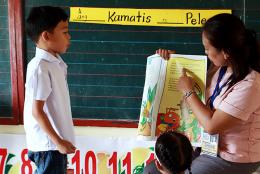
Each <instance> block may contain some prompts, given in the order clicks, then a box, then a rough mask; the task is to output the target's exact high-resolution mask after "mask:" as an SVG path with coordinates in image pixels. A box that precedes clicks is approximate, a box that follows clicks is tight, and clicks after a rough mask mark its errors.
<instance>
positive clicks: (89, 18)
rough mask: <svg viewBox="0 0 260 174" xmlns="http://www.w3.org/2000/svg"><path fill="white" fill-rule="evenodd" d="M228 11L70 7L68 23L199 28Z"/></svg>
mask: <svg viewBox="0 0 260 174" xmlns="http://www.w3.org/2000/svg"><path fill="white" fill-rule="evenodd" d="M219 13H231V10H229V9H218V10H214V9H209V10H192V9H126V8H93V7H71V8H70V22H81V23H97V24H115V25H141V26H164V27H201V26H202V25H203V24H204V23H205V22H206V20H207V19H208V18H210V17H212V16H214V15H216V14H219Z"/></svg>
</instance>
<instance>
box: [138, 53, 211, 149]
mask: <svg viewBox="0 0 260 174" xmlns="http://www.w3.org/2000/svg"><path fill="white" fill-rule="evenodd" d="M183 68H185V69H186V70H187V74H188V75H189V76H192V77H193V79H194V81H195V89H194V90H195V92H196V93H197V95H198V97H199V98H200V99H201V100H202V101H203V102H205V86H206V85H205V84H206V71H207V57H206V56H201V55H181V54H172V55H171V56H170V59H169V60H168V61H166V60H164V59H163V58H161V57H160V56H159V55H158V54H155V55H152V56H149V57H148V58H147V66H146V77H145V84H144V90H143V98H142V104H141V110H140V119H139V124H138V137H141V138H142V139H147V140H149V139H150V140H154V139H155V138H156V137H157V136H158V135H159V134H160V133H162V132H164V131H167V130H169V129H174V130H178V131H180V132H183V133H184V134H185V135H187V136H188V137H189V139H190V140H191V142H192V144H193V145H194V146H201V135H202V127H201V126H200V125H199V123H198V121H197V119H196V118H195V117H194V115H193V113H192V111H191V110H190V109H189V107H188V105H187V104H186V102H185V100H184V98H183V94H182V93H181V92H180V91H179V90H178V89H177V82H178V79H179V77H180V76H181V74H182V69H183Z"/></svg>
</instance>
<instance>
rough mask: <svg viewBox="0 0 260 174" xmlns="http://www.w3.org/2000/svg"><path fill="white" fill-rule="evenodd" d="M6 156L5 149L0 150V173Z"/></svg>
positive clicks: (2, 171)
mask: <svg viewBox="0 0 260 174" xmlns="http://www.w3.org/2000/svg"><path fill="white" fill-rule="evenodd" d="M6 155H7V149H0V156H2V157H1V161H0V173H4V164H5V159H6Z"/></svg>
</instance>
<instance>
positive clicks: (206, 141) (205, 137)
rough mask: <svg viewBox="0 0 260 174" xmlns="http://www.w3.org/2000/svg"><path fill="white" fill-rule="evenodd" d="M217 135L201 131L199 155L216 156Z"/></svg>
mask: <svg viewBox="0 0 260 174" xmlns="http://www.w3.org/2000/svg"><path fill="white" fill-rule="evenodd" d="M218 142H219V134H215V135H210V134H208V133H206V132H204V131H203V133H202V142H201V153H202V154H207V155H210V156H214V157H216V156H217V155H218Z"/></svg>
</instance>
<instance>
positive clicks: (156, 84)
mask: <svg viewBox="0 0 260 174" xmlns="http://www.w3.org/2000/svg"><path fill="white" fill-rule="evenodd" d="M166 63H167V62H166V61H165V60H163V59H162V58H161V57H160V56H159V55H152V56H149V57H148V58H147V65H146V75H145V84H144V90H143V98H142V104H141V110H140V119H139V124H138V137H139V138H141V139H147V140H153V139H154V136H155V125H156V124H155V123H156V119H157V113H158V109H159V102H160V98H161V97H160V96H161V95H162V94H161V93H160V92H162V91H163V90H162V86H163V85H162V84H161V82H164V80H163V81H162V80H161V79H162V78H163V79H164V77H165V73H164V74H162V72H163V71H165V70H166V68H165V67H166Z"/></svg>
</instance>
